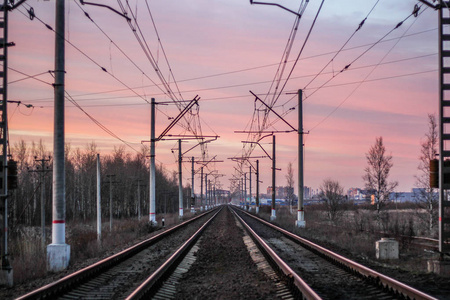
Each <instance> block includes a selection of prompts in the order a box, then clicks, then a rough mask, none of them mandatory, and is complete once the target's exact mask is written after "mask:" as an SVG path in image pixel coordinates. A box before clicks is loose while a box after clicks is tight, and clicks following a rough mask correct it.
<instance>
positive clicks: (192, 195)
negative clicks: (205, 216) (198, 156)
mask: <svg viewBox="0 0 450 300" xmlns="http://www.w3.org/2000/svg"><path fill="white" fill-rule="evenodd" d="M194 159H195V158H194V157H193V156H192V184H191V213H195V192H194V173H195V172H194V171H195V170H194Z"/></svg>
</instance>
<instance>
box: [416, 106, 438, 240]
mask: <svg viewBox="0 0 450 300" xmlns="http://www.w3.org/2000/svg"><path fill="white" fill-rule="evenodd" d="M438 141H439V140H438V130H437V121H436V116H435V115H434V114H428V132H427V133H426V134H425V138H424V140H423V141H422V142H421V145H420V146H421V147H420V156H419V166H418V167H417V169H418V170H419V174H418V175H416V186H417V187H418V188H419V190H418V193H416V194H415V200H416V203H417V205H418V207H419V208H420V209H423V210H426V212H427V214H426V217H425V218H424V222H425V223H427V227H428V229H429V230H430V232H431V231H432V230H433V228H434V227H435V224H436V223H437V218H438V202H439V198H438V193H437V190H436V189H435V188H432V187H431V185H430V161H431V160H433V159H436V155H437V151H438V150H437V148H438Z"/></svg>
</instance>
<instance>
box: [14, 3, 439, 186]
mask: <svg viewBox="0 0 450 300" xmlns="http://www.w3.org/2000/svg"><path fill="white" fill-rule="evenodd" d="M93 2H96V3H100V2H101V3H104V1H96V0H93ZM109 2H110V5H111V6H112V7H113V8H114V9H116V10H118V11H121V10H122V8H121V3H122V4H123V6H124V7H126V1H119V2H116V1H108V3H109ZM321 2H322V1H319V0H310V1H309V3H308V4H307V6H306V9H305V11H304V14H303V16H302V18H301V21H300V25H299V27H298V32H297V34H296V37H295V41H294V43H293V46H292V50H291V53H290V56H289V59H288V62H287V64H286V67H285V72H284V76H283V79H286V78H287V76H288V74H289V72H290V71H291V69H292V67H293V65H294V63H295V60H296V58H297V57H298V55H299V53H300V51H301V49H302V47H303V46H304V48H303V52H302V53H301V56H300V59H299V60H298V62H297V63H296V66H295V68H294V69H293V72H292V75H291V76H290V79H289V81H288V82H287V84H286V87H285V89H284V91H283V93H282V94H281V96H280V98H279V99H278V101H277V102H276V104H275V106H274V110H276V111H277V112H278V113H279V114H283V115H285V119H286V120H287V121H288V122H289V123H290V124H292V125H293V126H294V127H295V128H297V127H298V122H297V107H296V106H297V98H296V95H294V94H292V93H296V91H297V90H298V89H303V90H304V102H303V109H304V130H305V131H307V132H309V134H307V135H305V185H307V186H310V187H313V188H319V186H320V185H321V183H322V181H323V180H324V179H326V178H331V179H335V180H338V181H339V182H340V183H341V185H342V186H344V188H345V189H347V188H350V187H361V188H362V187H364V182H363V179H362V176H363V175H364V168H365V167H366V165H367V162H366V158H365V153H366V152H368V150H369V148H370V147H371V146H372V145H373V144H374V143H375V138H376V137H379V136H382V137H383V139H384V143H385V146H386V148H387V151H388V153H390V154H392V156H393V163H394V167H393V169H392V171H391V176H390V179H391V180H397V181H398V182H399V187H398V189H397V191H410V190H411V188H413V187H415V178H414V176H415V175H417V174H418V171H417V166H418V164H419V161H418V156H419V154H420V143H421V141H422V140H423V137H424V134H425V133H426V131H427V125H428V124H427V114H429V113H434V114H437V111H438V55H437V53H438V43H437V37H438V30H437V24H438V13H437V12H436V11H434V10H432V9H430V8H426V7H425V6H423V7H421V9H420V11H419V14H418V16H417V17H414V16H410V15H411V13H412V11H413V9H414V5H415V4H418V5H419V6H421V4H420V3H419V2H418V1H412V0H403V1H388V0H379V1H376V0H370V1H350V0H348V1H344V0H341V1H332V0H328V1H324V4H323V7H322V10H321V11H320V14H319V15H318V17H317V21H316V23H315V26H314V28H313V29H312V32H311V35H310V37H309V39H308V40H307V42H306V44H304V43H305V39H306V36H307V34H308V31H309V29H310V28H311V25H312V23H313V20H314V18H315V16H316V14H317V12H318V10H319V6H320V4H321ZM66 3H67V4H66V10H67V12H66V39H67V40H68V43H66V72H67V73H66V91H67V93H68V94H69V95H70V96H71V97H72V98H73V99H74V100H76V101H77V103H78V104H79V105H80V106H81V107H82V108H83V109H84V110H85V111H86V112H87V113H88V114H89V115H91V116H92V117H93V118H95V119H96V120H97V121H98V122H100V123H101V124H103V125H104V126H105V127H106V128H108V130H110V131H112V132H113V133H114V134H115V135H117V136H118V137H120V138H121V139H123V140H125V141H126V142H127V143H129V144H130V145H131V146H132V147H133V148H135V149H139V148H140V145H141V144H140V142H141V141H142V140H149V134H150V105H149V104H148V103H147V102H146V101H148V102H150V99H151V98H152V97H154V98H156V101H159V102H165V101H170V98H169V97H168V96H167V95H165V94H164V93H163V92H161V90H160V88H158V87H156V86H155V85H154V83H156V84H161V80H160V78H159V77H158V75H157V74H156V72H155V68H154V67H152V65H151V64H150V62H149V59H148V58H147V57H146V56H145V54H144V52H143V50H142V48H141V46H140V45H139V43H138V40H137V39H136V37H135V34H134V33H133V30H132V29H131V28H130V26H129V24H128V23H127V21H126V20H125V18H123V17H121V16H119V15H117V14H115V13H114V12H113V11H111V10H108V9H106V8H101V7H94V6H88V5H84V6H82V5H80V4H79V2H78V1H67V2H66ZM128 3H129V8H128V7H126V10H127V14H128V16H130V17H131V16H132V15H133V16H134V17H135V18H133V20H132V21H131V24H132V26H133V27H134V28H139V30H140V31H141V32H142V33H143V35H144V37H145V42H146V43H147V45H148V47H149V50H150V51H151V53H152V55H153V57H154V59H155V60H156V61H157V62H158V68H159V70H160V71H161V76H163V77H164V78H165V80H166V81H167V82H168V83H169V85H170V87H171V88H172V89H173V90H174V91H176V95H177V96H178V97H179V98H180V99H184V100H191V99H193V98H194V97H195V96H196V95H198V96H200V97H201V100H200V101H199V109H198V113H199V116H200V120H201V128H202V133H203V134H204V135H219V136H220V138H219V139H218V140H217V141H214V142H212V143H209V144H208V145H207V149H208V157H210V158H212V157H214V156H216V155H217V157H216V159H217V160H223V161H224V162H222V163H216V164H215V168H216V169H217V170H218V172H219V173H222V174H226V175H227V176H226V177H222V178H220V181H221V183H222V185H223V186H224V188H228V186H229V179H230V178H231V177H232V174H233V173H234V167H235V166H236V163H234V162H232V161H231V160H230V159H228V158H230V157H236V156H241V155H242V149H243V144H242V143H241V141H243V140H245V139H246V135H245V134H239V133H235V131H245V130H249V123H250V122H251V120H252V115H253V113H254V109H255V101H254V100H255V99H254V97H253V96H252V95H251V94H250V92H249V91H252V92H254V93H255V94H257V95H259V96H260V97H261V98H263V99H264V97H265V95H266V94H267V93H268V92H269V88H270V85H271V83H272V80H273V78H274V76H275V73H276V70H277V68H278V67H279V62H280V60H281V58H282V55H283V52H284V49H285V47H286V43H287V41H288V37H289V34H290V32H291V29H292V27H293V24H294V22H295V19H296V17H295V15H294V14H292V13H290V12H288V11H285V10H282V9H281V8H279V7H275V6H263V5H251V4H250V3H249V1H246V0H215V1H206V0H194V1H192V0H190V1H186V0H178V1H167V0H165V1H162V0H148V1H144V0H141V1H137V0H130V1H128ZM276 3H279V4H282V5H284V6H286V7H288V8H289V9H291V10H293V11H298V10H299V7H300V5H301V4H302V3H303V2H302V1H276ZM304 4H305V3H303V5H304ZM375 4H377V5H376V6H375V7H374V5H375ZM147 5H148V6H147ZM30 7H33V9H34V13H35V15H36V18H34V20H30V18H29V14H28V12H27V10H29V9H30ZM80 7H81V8H80ZM373 7H374V8H373ZM130 8H131V12H130V11H129V10H130ZM372 8H373V11H371V10H372ZM83 10H84V11H86V12H87V13H88V14H89V16H90V17H91V19H92V21H91V20H89V19H88V18H87V17H86V16H85V14H84V12H83ZM149 11H150V12H151V15H152V16H153V21H154V24H155V25H156V28H157V32H158V35H159V40H160V42H161V43H158V37H157V35H156V33H155V27H154V25H153V22H152V19H151V18H150V14H149ZM369 12H370V14H369ZM368 14H369V15H368ZM54 15H55V8H54V1H53V0H52V1H42V0H41V1H39V0H28V1H27V2H26V3H25V4H24V5H22V6H21V7H20V8H18V9H16V10H14V11H13V12H11V13H10V15H9V16H10V23H9V40H10V41H13V42H14V43H15V44H16V46H15V47H11V48H10V49H9V67H10V68H11V69H10V70H9V74H8V76H9V80H8V81H9V82H10V84H9V99H10V100H16V101H22V102H23V103H26V104H32V105H34V108H26V107H24V106H18V107H17V106H16V105H14V104H11V105H10V106H9V129H10V140H11V144H14V143H15V142H17V141H19V140H20V139H23V140H25V141H27V142H31V141H39V139H42V140H43V141H44V142H45V143H46V144H47V147H48V149H49V150H50V149H52V147H53V146H52V135H53V88H52V86H51V83H53V78H52V76H51V74H50V73H49V72H48V71H49V70H53V69H54V32H52V31H51V30H49V29H47V28H46V26H45V25H44V24H43V23H45V24H48V25H50V26H52V27H53V28H54V19H55V16H54ZM366 16H368V17H367V20H366V21H365V23H364V25H363V26H362V28H361V29H360V30H358V31H357V32H356V33H355V30H356V29H357V28H358V25H359V24H360V23H361V21H362V20H363V19H364V18H365V17H366ZM408 17H409V18H408ZM405 19H406V20H405ZM136 20H137V25H138V26H139V27H137V25H136ZM404 20H405V21H404ZM401 21H404V23H403V24H402V25H401V26H399V27H398V28H397V29H395V30H394V28H395V27H396V26H397V24H398V23H399V22H401ZM139 30H138V31H139ZM102 31H103V32H104V33H102ZM353 33H355V34H354V36H353V37H352V38H351V39H350V40H349V38H350V37H351V36H352V34H353ZM348 40H349V41H348ZM346 41H348V43H347V45H346V46H345V47H344V49H343V50H342V51H341V52H340V53H339V54H338V55H337V56H336V57H335V58H334V59H333V60H332V61H331V62H330V60H331V59H332V58H333V57H334V56H335V54H336V53H337V51H339V50H340V49H341V48H342V46H343V45H344V43H346ZM69 43H70V44H69ZM161 45H162V46H161ZM117 46H118V47H119V48H120V49H119V48H118V47H117ZM164 53H165V55H166V57H167V60H168V62H169V64H170V68H171V71H172V74H171V73H170V72H169V68H168V66H167V63H166V58H165V56H164ZM125 55H126V56H125ZM350 63H351V65H350V67H349V68H348V69H347V70H346V71H343V72H341V73H340V71H341V70H342V69H343V68H344V67H345V66H346V65H348V64H350ZM327 64H328V65H327ZM325 66H326V68H325V69H324V70H323V71H322V72H321V74H320V75H319V76H317V78H315V75H316V74H319V72H320V71H321V70H322V69H323V68H324V67H325ZM101 67H103V68H105V69H106V70H107V72H105V71H103V70H102V69H101ZM19 72H20V73H19ZM24 74H25V75H24ZM27 76H35V77H34V79H32V78H27V79H26V77H27ZM174 78H175V81H174ZM21 79H25V80H21ZM36 79H38V80H36ZM312 79H314V81H312V82H310V81H311V80H312ZM152 81H153V82H152ZM175 82H176V83H175ZM281 82H282V84H284V80H282V81H281ZM177 87H178V88H177ZM319 88H320V89H319ZM178 90H179V91H180V92H179V93H178ZM180 94H181V96H180ZM258 107H259V106H258ZM293 107H295V108H296V109H294V110H290V109H291V108H293ZM286 112H289V113H287V114H285V113H286ZM195 113H197V111H196V112H195ZM177 114H178V109H177V108H176V106H174V105H164V106H163V105H160V106H158V113H157V121H156V123H157V129H156V134H157V135H159V134H160V133H161V132H162V131H163V130H164V129H165V128H166V127H167V125H168V124H169V123H170V122H171V120H169V117H175V116H176V115H177ZM269 118H270V122H269V123H272V122H275V121H276V119H277V117H276V116H275V115H274V114H270V115H269ZM268 130H275V131H276V130H289V128H288V127H287V126H286V125H285V124H284V123H283V122H280V121H277V122H275V123H274V125H273V127H270V129H268ZM170 133H171V134H184V133H186V132H185V129H183V128H182V127H180V126H175V127H174V128H173V129H172V130H171V132H170ZM276 138H277V145H276V146H277V154H276V155H277V167H278V168H281V171H279V172H277V176H278V178H277V185H284V184H285V183H286V180H285V175H286V170H287V165H288V163H289V162H292V163H293V165H294V167H295V174H296V173H297V170H296V166H297V163H298V160H297V134H296V133H283V134H281V133H280V134H277V137H276ZM92 141H94V142H95V143H96V144H97V146H98V149H99V151H100V152H101V154H108V153H110V151H111V150H112V149H113V147H114V146H120V145H123V143H122V142H121V141H119V140H118V139H116V138H114V137H112V136H110V135H108V134H107V133H106V132H105V131H103V130H102V129H101V128H99V127H98V126H97V125H95V124H94V123H93V122H92V121H91V120H90V119H89V118H88V117H87V116H86V115H85V114H84V113H83V112H82V111H81V110H80V109H78V108H76V107H75V106H74V105H73V104H72V103H71V102H69V101H67V102H66V142H68V143H71V145H72V147H80V148H84V147H85V146H86V145H87V144H88V143H91V142H92ZM270 142H271V138H266V139H263V140H262V141H261V143H262V145H263V147H265V149H267V151H271V147H272V146H271V144H270ZM194 145H195V143H194V142H193V141H188V142H186V143H183V148H184V149H188V148H190V147H192V146H194ZM175 146H176V142H175V141H163V142H159V143H158V146H157V150H156V156H157V162H158V164H160V163H161V164H162V165H163V166H164V167H165V168H166V169H167V170H174V169H176V167H177V164H176V157H175V156H176V152H175V153H174V154H172V152H171V149H172V148H174V147H175ZM126 150H127V151H129V152H131V153H134V150H133V149H131V148H130V147H128V146H127V148H126ZM263 154H264V153H263V152H262V151H261V150H260V149H258V148H256V149H255V150H254V152H253V153H252V155H254V156H261V155H263ZM186 155H187V156H188V157H191V156H195V157H197V158H200V148H199V147H197V148H195V149H194V150H192V151H191V152H189V153H188V154H186ZM212 167H213V166H212ZM260 168H261V174H262V176H261V180H262V181H263V183H262V184H261V191H265V190H266V187H267V186H269V185H271V177H270V172H271V170H270V168H271V161H270V160H269V159H268V158H264V159H260ZM183 172H184V174H183V177H184V182H187V180H188V178H190V164H189V163H185V165H184V170H183ZM196 180H197V183H198V179H196ZM295 181H297V176H295ZM197 183H196V188H195V189H196V191H199V185H197Z"/></svg>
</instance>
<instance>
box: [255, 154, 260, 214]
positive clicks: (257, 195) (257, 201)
mask: <svg viewBox="0 0 450 300" xmlns="http://www.w3.org/2000/svg"><path fill="white" fill-rule="evenodd" d="M255 200H256V213H257V214H258V213H259V160H256V199H255Z"/></svg>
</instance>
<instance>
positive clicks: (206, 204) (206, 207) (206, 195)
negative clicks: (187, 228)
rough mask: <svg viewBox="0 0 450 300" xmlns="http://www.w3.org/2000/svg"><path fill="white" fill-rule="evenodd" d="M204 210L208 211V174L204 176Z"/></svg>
mask: <svg viewBox="0 0 450 300" xmlns="http://www.w3.org/2000/svg"><path fill="white" fill-rule="evenodd" d="M202 170H203V169H202ZM205 210H208V174H205Z"/></svg>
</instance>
